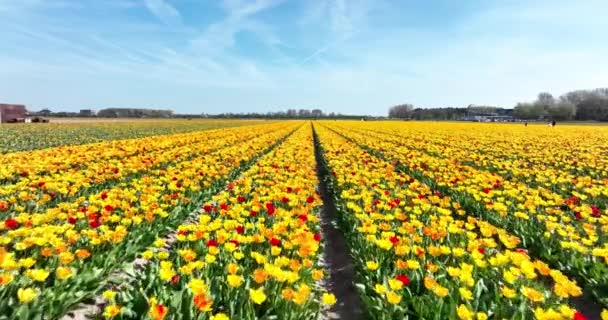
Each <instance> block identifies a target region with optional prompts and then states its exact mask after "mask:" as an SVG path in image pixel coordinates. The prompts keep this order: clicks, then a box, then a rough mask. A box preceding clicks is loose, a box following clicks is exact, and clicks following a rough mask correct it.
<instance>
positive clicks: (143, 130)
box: [0, 120, 254, 155]
mask: <svg viewBox="0 0 608 320" xmlns="http://www.w3.org/2000/svg"><path fill="white" fill-rule="evenodd" d="M252 122H254V121H242V120H238V121H229V120H194V121H188V122H186V121H183V120H147V121H139V122H138V121H128V122H116V121H109V122H86V123H54V120H51V123H47V124H31V125H30V124H25V125H17V124H11V125H2V126H0V137H2V139H0V155H1V154H3V153H10V152H17V151H28V150H35V149H45V148H52V147H59V146H64V145H80V144H89V143H97V142H102V141H109V140H118V139H135V138H143V137H148V136H157V135H168V134H177V133H185V132H194V131H201V130H207V129H213V128H222V127H231V126H240V125H243V124H246V123H252Z"/></svg>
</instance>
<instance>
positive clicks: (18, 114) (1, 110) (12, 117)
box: [0, 103, 27, 123]
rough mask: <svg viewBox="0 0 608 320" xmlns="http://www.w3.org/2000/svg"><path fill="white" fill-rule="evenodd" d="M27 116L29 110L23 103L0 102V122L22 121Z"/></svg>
mask: <svg viewBox="0 0 608 320" xmlns="http://www.w3.org/2000/svg"><path fill="white" fill-rule="evenodd" d="M26 117H27V110H26V109H25V106H24V105H22V104H2V103H0V123H7V122H22V121H25V118H26Z"/></svg>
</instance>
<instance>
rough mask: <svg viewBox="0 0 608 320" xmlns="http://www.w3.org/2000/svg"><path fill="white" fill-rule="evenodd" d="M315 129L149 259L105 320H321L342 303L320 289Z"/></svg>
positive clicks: (303, 131)
mask: <svg viewBox="0 0 608 320" xmlns="http://www.w3.org/2000/svg"><path fill="white" fill-rule="evenodd" d="M312 141H313V140H312V130H311V126H310V124H307V125H305V126H303V127H301V128H300V129H299V130H298V131H297V132H296V133H294V134H293V135H292V136H291V137H290V138H288V139H287V140H286V141H285V142H283V143H282V144H281V145H280V146H279V147H277V148H276V149H275V150H274V151H272V152H270V153H269V154H267V155H266V156H264V157H262V158H260V159H259V161H258V162H257V163H256V164H255V165H254V166H252V167H251V169H249V170H247V171H246V172H244V173H243V174H242V175H241V176H240V177H239V178H238V179H236V180H235V181H233V182H231V183H230V184H229V185H228V186H227V187H226V188H225V189H224V190H223V191H221V192H219V193H218V194H216V195H214V196H213V197H212V198H211V200H210V201H208V202H206V203H205V204H204V205H203V206H201V209H200V216H199V218H198V219H197V221H193V222H189V223H185V224H183V225H181V226H179V227H178V228H177V232H176V240H175V242H174V243H172V245H170V246H169V245H167V244H166V243H165V241H163V240H162V239H158V240H157V241H156V242H155V243H154V246H153V247H150V248H149V249H148V250H146V251H145V252H143V253H142V257H143V258H144V259H147V261H148V263H147V264H146V265H145V267H143V268H142V270H140V271H139V272H137V280H136V281H134V282H133V283H130V284H129V285H122V286H119V287H117V288H115V290H111V291H108V292H106V294H105V295H106V300H107V303H108V305H107V306H106V307H105V310H104V314H105V315H106V316H107V317H116V318H125V319H126V318H131V319H134V318H137V319H141V318H144V317H145V318H151V319H157V320H158V319H164V318H167V319H169V318H170V319H315V318H317V316H318V314H319V312H320V310H321V307H322V305H323V304H326V305H329V304H333V303H334V302H335V297H334V296H333V295H331V294H328V293H326V292H324V291H323V290H322V289H321V288H320V287H319V281H321V280H322V279H323V277H324V271H323V267H322V265H321V264H320V259H319V257H320V248H321V246H322V240H321V236H320V234H319V225H318V211H319V207H320V205H321V202H320V199H319V196H318V195H317V193H316V191H315V186H316V184H317V179H316V175H315V158H314V153H313V149H314V146H313V142H312Z"/></svg>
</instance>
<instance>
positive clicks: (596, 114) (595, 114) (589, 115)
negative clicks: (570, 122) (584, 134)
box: [576, 96, 608, 121]
mask: <svg viewBox="0 0 608 320" xmlns="http://www.w3.org/2000/svg"><path fill="white" fill-rule="evenodd" d="M576 120H597V121H608V98H603V97H601V96H590V97H589V98H587V99H585V100H583V101H581V102H580V103H579V104H578V105H577V106H576Z"/></svg>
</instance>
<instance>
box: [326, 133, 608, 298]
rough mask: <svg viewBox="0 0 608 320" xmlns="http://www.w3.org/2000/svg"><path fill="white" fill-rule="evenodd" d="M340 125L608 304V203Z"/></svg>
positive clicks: (354, 138)
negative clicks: (601, 205) (564, 193)
mask: <svg viewBox="0 0 608 320" xmlns="http://www.w3.org/2000/svg"><path fill="white" fill-rule="evenodd" d="M347 126H350V127H356V125H355V124H349V125H347ZM335 128H336V129H338V131H339V132H341V133H343V134H345V135H346V136H347V137H348V138H349V139H352V140H353V141H355V142H356V143H358V144H360V145H363V146H366V147H367V148H369V149H370V150H373V151H374V152H377V153H379V154H380V155H381V156H382V157H383V158H385V159H387V160H389V161H391V162H396V163H399V164H401V165H400V168H401V169H403V170H406V172H408V173H410V174H412V175H414V176H416V177H417V178H421V179H423V180H425V182H427V183H428V184H429V185H432V186H433V187H434V188H435V189H437V190H441V191H443V192H445V193H447V194H450V195H451V196H452V198H453V199H455V200H458V201H459V203H461V205H463V206H464V207H465V208H466V209H467V210H468V211H470V213H471V214H476V215H477V216H478V217H480V218H483V219H486V220H487V221H489V222H491V223H493V224H494V225H496V226H501V227H503V228H505V229H508V230H509V231H510V232H512V233H514V234H515V235H517V236H518V237H520V238H521V239H522V241H523V242H524V244H525V247H526V248H527V249H529V250H530V251H531V252H532V253H533V254H534V255H535V256H537V257H539V258H541V259H543V260H545V261H547V262H549V263H551V265H552V266H554V267H556V268H559V269H560V270H562V271H563V272H566V273H568V274H570V275H572V276H575V277H576V278H577V279H579V280H580V281H582V282H584V284H585V286H586V287H587V288H588V289H589V290H590V291H591V292H592V293H594V294H595V295H596V296H597V298H598V299H599V300H600V301H601V302H602V303H603V304H605V305H607V306H608V299H607V298H606V297H608V233H607V231H608V212H606V210H608V209H606V210H604V212H602V211H601V210H599V209H597V208H595V207H593V206H590V205H588V204H586V203H585V202H584V201H582V200H580V199H577V200H574V199H571V201H565V200H564V199H563V198H562V197H560V196H559V195H556V194H555V193H552V192H550V191H549V190H546V189H534V188H529V187H528V186H526V185H525V184H521V183H518V182H514V181H510V180H507V179H504V178H501V177H500V176H497V175H495V174H492V173H490V172H488V171H483V170H477V169H475V168H472V167H470V166H466V165H461V164H459V163H457V162H455V161H453V160H452V159H449V160H448V159H441V158H437V157H433V156H430V155H428V154H424V153H420V152H417V151H414V150H412V149H411V148H410V147H408V146H407V142H406V140H405V139H401V140H399V139H400V138H395V139H397V140H395V139H393V138H390V139H389V138H387V137H385V136H383V137H382V138H378V137H375V136H372V135H370V134H368V133H365V134H364V133H361V132H360V131H358V130H356V129H347V128H345V127H344V126H342V127H341V128H338V127H337V126H336V127H335Z"/></svg>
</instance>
